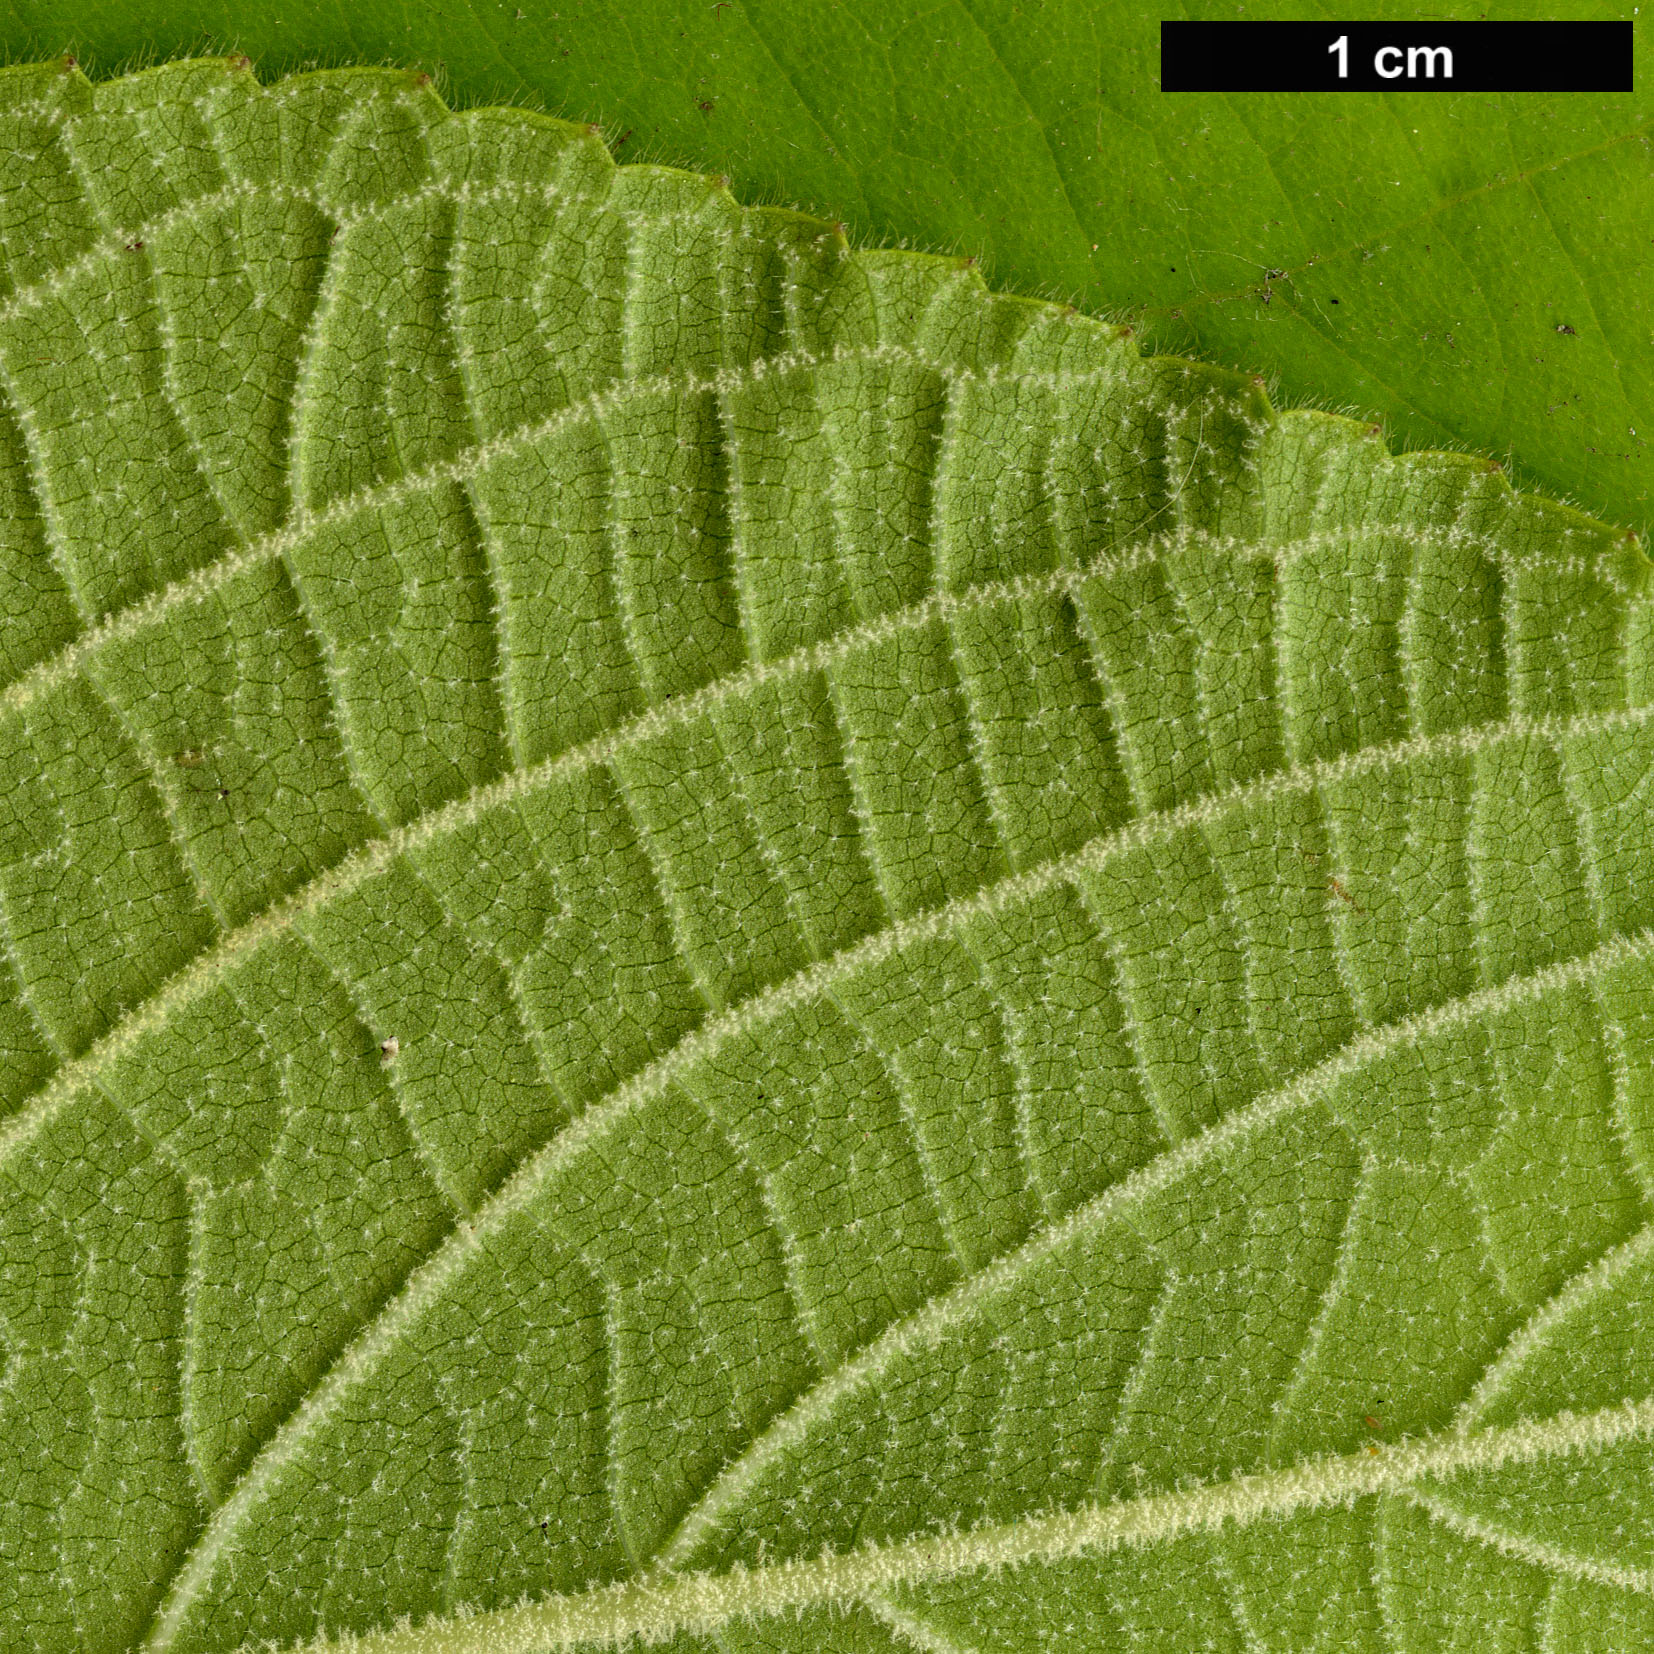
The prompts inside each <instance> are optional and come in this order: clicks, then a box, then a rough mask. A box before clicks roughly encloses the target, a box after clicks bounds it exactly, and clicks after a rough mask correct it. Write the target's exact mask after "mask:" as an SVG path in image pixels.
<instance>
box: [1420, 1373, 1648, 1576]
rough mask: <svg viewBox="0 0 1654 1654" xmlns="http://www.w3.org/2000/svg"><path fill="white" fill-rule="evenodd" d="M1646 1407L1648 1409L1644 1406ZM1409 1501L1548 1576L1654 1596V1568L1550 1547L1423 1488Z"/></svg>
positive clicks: (1446, 1524) (1452, 1528)
mask: <svg viewBox="0 0 1654 1654" xmlns="http://www.w3.org/2000/svg"><path fill="white" fill-rule="evenodd" d="M1643 1405H1644V1406H1646V1405H1648V1404H1647V1403H1643ZM1401 1491H1402V1492H1403V1493H1404V1495H1405V1497H1406V1498H1407V1499H1408V1500H1409V1501H1410V1502H1411V1503H1413V1504H1415V1505H1417V1506H1418V1507H1419V1508H1420V1509H1421V1510H1423V1511H1425V1512H1427V1513H1428V1514H1429V1516H1430V1517H1431V1519H1432V1520H1433V1521H1436V1522H1440V1523H1441V1525H1442V1526H1443V1527H1444V1528H1447V1529H1449V1530H1450V1531H1451V1532H1453V1533H1457V1534H1460V1535H1462V1536H1463V1537H1464V1538H1466V1539H1473V1540H1475V1541H1476V1542H1477V1543H1478V1544H1481V1545H1487V1546H1489V1547H1491V1548H1492V1549H1493V1550H1496V1551H1499V1552H1501V1553H1502V1554H1503V1555H1505V1556H1508V1557H1513V1558H1515V1560H1517V1561H1518V1562H1526V1563H1528V1564H1530V1565H1531V1566H1533V1567H1535V1568H1542V1569H1544V1571H1545V1572H1546V1573H1548V1574H1561V1575H1562V1576H1563V1577H1564V1578H1566V1579H1574V1580H1586V1581H1589V1582H1591V1583H1592V1584H1596V1585H1612V1586H1616V1587H1618V1588H1619V1589H1620V1590H1622V1591H1636V1592H1637V1593H1638V1594H1639V1595H1642V1596H1654V1568H1626V1567H1622V1566H1621V1565H1620V1564H1618V1563H1614V1562H1599V1561H1597V1560H1596V1559H1595V1558H1594V1557H1589V1556H1581V1555H1580V1553H1579V1552H1578V1551H1570V1550H1567V1549H1565V1548H1564V1547H1563V1546H1561V1545H1550V1544H1547V1543H1546V1542H1545V1541H1544V1540H1542V1539H1533V1538H1530V1537H1529V1536H1528V1535H1527V1534H1521V1533H1516V1532H1513V1531H1512V1530H1511V1529H1510V1528H1506V1527H1501V1526H1500V1525H1499V1524H1498V1523H1497V1522H1490V1521H1488V1519H1487V1518H1486V1517H1484V1516H1475V1515H1473V1514H1471V1513H1470V1512H1469V1511H1462V1510H1459V1509H1457V1508H1456V1507H1455V1506H1453V1505H1452V1504H1451V1503H1449V1502H1448V1501H1447V1500H1446V1499H1443V1498H1442V1497H1441V1496H1440V1495H1439V1494H1434V1493H1430V1492H1427V1491H1426V1490H1425V1489H1423V1488H1418V1487H1408V1488H1406V1489H1403V1490H1401Z"/></svg>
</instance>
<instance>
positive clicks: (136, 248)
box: [126, 241, 144, 253]
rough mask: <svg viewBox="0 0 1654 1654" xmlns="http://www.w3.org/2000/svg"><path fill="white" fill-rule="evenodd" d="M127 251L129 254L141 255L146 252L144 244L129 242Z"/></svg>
mask: <svg viewBox="0 0 1654 1654" xmlns="http://www.w3.org/2000/svg"><path fill="white" fill-rule="evenodd" d="M126 250H127V251H128V252H129V253H141V252H142V251H143V250H144V244H143V243H142V242H141V241H129V242H127V244H126Z"/></svg>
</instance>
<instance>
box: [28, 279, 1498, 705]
mask: <svg viewBox="0 0 1654 1654" xmlns="http://www.w3.org/2000/svg"><path fill="white" fill-rule="evenodd" d="M324 302H325V295H324V297H323V298H319V299H318V301H317V310H318V313H319V312H320V311H321V310H322V308H323V306H324ZM876 361H903V362H924V363H925V365H926V366H929V367H932V368H933V369H934V370H935V371H936V372H937V373H938V374H939V375H940V376H941V377H942V378H943V379H945V380H947V381H949V382H950V383H951V382H953V381H955V380H964V379H970V378H975V377H977V375H975V374H973V373H972V371H971V370H970V369H968V368H951V367H949V366H947V365H946V364H942V363H933V362H929V361H928V360H926V359H925V358H924V357H922V356H921V355H920V354H919V353H917V352H913V351H908V350H906V349H904V348H902V347H901V346H896V345H882V344H881V345H871V346H867V347H863V348H858V349H848V350H847V349H837V350H835V351H834V352H833V353H832V354H831V355H829V356H816V355H812V354H811V353H810V352H808V351H805V350H794V351H788V352H785V353H783V354H781V355H777V356H771V357H765V358H763V359H762V360H760V361H758V362H755V363H753V364H751V365H750V366H749V367H746V368H729V369H725V370H722V371H720V372H718V373H716V374H713V375H710V376H707V377H704V378H702V377H698V376H696V375H695V374H690V373H685V374H663V375H660V376H658V377H656V378H653V379H646V380H636V379H617V380H615V381H613V382H612V383H610V384H607V385H604V386H603V387H602V388H600V389H598V390H595V391H591V392H589V393H587V394H586V395H585V396H583V397H580V398H578V399H577V400H576V401H574V402H571V403H569V404H568V405H567V406H566V407H563V408H559V409H558V410H557V411H556V412H555V413H553V414H550V415H547V416H546V417H544V418H542V419H538V420H533V421H530V422H527V423H525V424H523V425H519V426H516V427H514V428H513V429H511V430H510V431H506V432H503V433H501V434H500V435H499V436H495V437H490V438H489V439H488V441H486V442H483V443H479V444H477V445H475V446H474V447H469V448H466V449H465V450H463V451H462V452H461V453H459V454H457V455H455V457H454V458H452V459H448V460H440V461H438V462H437V463H436V464H434V465H430V466H427V467H425V468H424V469H422V470H419V471H414V472H410V473H409V474H408V475H406V476H402V477H398V478H396V479H395V480H393V481H391V482H387V483H380V484H377V485H375V486H372V487H368V488H363V489H359V490H358V491H357V492H355V493H353V494H349V495H346V496H345V497H344V498H342V499H339V500H335V501H332V502H330V503H329V504H328V505H327V506H325V507H323V508H322V509H321V510H320V511H315V512H309V511H303V510H300V511H298V512H296V513H295V515H294V516H293V517H292V518H291V519H290V520H289V521H288V522H286V523H284V524H283V525H282V526H281V527H280V528H277V529H273V530H271V531H270V532H268V533H266V534H263V535H260V536H259V537H258V538H257V539H254V540H250V541H248V542H247V543H246V544H245V545H243V546H238V547H237V548H235V549H234V550H232V551H230V552H229V553H227V554H226V555H225V556H223V557H220V558H218V559H217V560H215V561H214V562H211V563H208V564H205V565H203V566H202V567H201V568H199V569H195V570H193V571H192V572H191V573H189V574H187V575H183V576H181V577H180V578H179V579H177V580H175V581H173V582H172V583H171V584H170V585H167V586H163V587H161V588H159V589H158V590H156V591H152V592H149V593H147V594H146V595H144V596H143V597H141V598H138V599H137V600H135V601H134V602H133V603H131V604H130V605H128V606H127V607H126V608H124V609H122V610H120V611H118V612H117V613H114V614H111V615H109V616H108V617H106V618H105V619H103V620H101V621H99V622H98V624H97V625H95V626H93V627H91V628H89V629H88V630H87V631H86V632H84V633H83V634H82V635H81V636H80V637H78V638H76V639H75V640H74V641H73V642H72V643H69V644H67V645H65V646H64V647H63V648H62V649H61V650H59V652H58V653H57V654H55V655H53V656H51V657H50V658H48V659H46V660H43V661H40V662H38V663H37V664H36V665H34V666H32V667H30V668H29V669H28V671H26V672H25V673H24V674H23V675H22V676H21V677H19V678H18V679H16V680H15V681H14V682H13V683H11V684H9V685H8V686H7V687H6V688H5V689H4V690H3V691H0V714H5V713H8V712H12V711H15V710H18V709H19V708H21V707H24V706H27V705H29V704H30V703H31V702H32V701H34V700H36V699H37V698H38V697H39V696H40V695H42V694H44V693H46V692H47V691H48V690H50V689H51V688H53V687H55V686H56V685H57V684H59V683H61V682H63V681H64V680H65V679H67V678H68V677H69V676H70V675H71V674H72V673H73V672H74V671H75V670H76V669H77V668H78V666H79V665H80V663H81V661H82V660H83V659H84V658H85V657H86V656H87V655H89V654H91V653H92V652H93V651H94V650H96V649H97V648H99V647H101V646H102V645H103V644H104V643H106V642H109V641H111V640H115V639H124V638H129V637H132V636H134V635H135V634H136V633H137V632H138V631H139V630H141V629H142V628H143V627H145V626H148V625H150V624H152V623H153V622H155V621H157V620H159V619H160V618H162V617H163V616H164V615H165V614H166V613H167V612H168V611H169V610H171V609H173V608H176V607H177V606H178V605H180V604H182V603H187V602H190V601H193V600H196V599H199V598H200V597H201V596H202V595H203V594H205V593H207V592H211V591H215V590H217V589H218V588H219V587H220V586H224V585H227V584H228V583H229V582H230V581H231V580H232V579H234V577H235V576H236V575H237V574H239V573H241V572H242V571H243V570H244V569H247V568H250V567H254V566H256V565H257V564H259V563H261V562H266V561H269V560H272V559H276V558H280V557H284V556H285V555H286V553H288V552H289V551H291V550H292V549H293V548H294V547H295V546H298V545H300V544H302V543H303V541H305V540H306V539H308V538H309V537H310V536H311V535H313V534H316V533H318V532H320V531H322V530H325V529H327V528H330V527H332V526H333V525H335V524H336V523H339V522H342V521H345V520H347V519H348V518H350V517H353V516H356V515H357V514H364V515H365V514H367V513H370V512H373V511H377V510H379V509H381V508H382V507H384V506H388V505H394V504H397V503H398V502H400V501H402V500H405V499H408V498H410V497H412V496H413V495H415V494H419V493H423V492H426V491H428V490H430V489H434V488H440V487H442V486H444V485H449V484H465V483H469V482H472V481H474V480H475V479H476V478H477V477H479V476H480V475H481V474H482V473H483V472H484V471H485V470H486V469H487V468H488V467H489V466H490V465H492V464H494V463H495V462H496V461H497V460H502V459H509V458H511V457H513V456H515V455H516V454H519V453H522V452H525V451H527V450H529V449H532V448H533V446H534V445H535V444H536V443H538V442H542V441H544V440H545V439H546V438H547V437H550V436H555V435H556V434H557V433H558V432H559V431H561V430H563V429H565V428H566V427H568V426H571V425H576V424H578V423H580V421H582V420H585V419H597V420H602V419H603V418H604V417H605V416H606V415H608V414H609V413H611V412H612V411H613V410H615V409H617V408H621V407H624V406H626V405H627V404H628V403H630V402H632V401H634V400H643V399H645V398H648V397H651V396H685V397H687V396H693V395H696V394H699V393H704V392H712V393H714V394H716V395H720V396H728V395H732V394H734V393H735V392H737V391H739V390H742V389H744V388H746V387H747V386H749V385H752V384H755V383H757V382H759V381H760V380H763V379H766V378H769V377H771V376H777V377H780V376H785V375H786V374H788V373H795V372H806V371H808V370H810V369H813V368H819V367H824V366H829V365H837V364H840V363H852V362H876ZM1119 366H1120V364H1119V363H1118V362H1113V361H1104V362H1102V363H1100V364H1099V366H1098V367H1097V368H1096V369H1094V370H1091V371H1089V372H1087V373H1082V374H1052V375H1048V376H1046V377H1049V378H1050V379H1051V380H1052V382H1053V383H1054V384H1055V383H1060V384H1061V385H1063V386H1065V387H1066V386H1073V385H1080V384H1084V383H1086V382H1089V381H1091V380H1095V379H1107V378H1112V377H1114V376H1115V375H1116V374H1117V373H1118V371H1119ZM296 428H297V421H296V420H295V429H296ZM1361 532H1368V531H1367V530H1362V531H1361ZM1371 532H1388V533H1398V534H1405V533H1409V532H1412V533H1418V532H1420V531H1419V530H1418V529H1417V528H1411V529H1410V528H1409V527H1408V525H1405V524H1396V525H1394V526H1393V527H1390V526H1388V525H1386V526H1384V527H1375V528H1374V529H1373V530H1371ZM1425 532H1429V531H1425ZM1449 532H1450V531H1449ZM1465 538H1466V539H1471V540H1474V539H1476V537H1475V536H1470V535H1466V536H1465ZM1489 544H1490V545H1491V544H1492V542H1491V541H1489ZM874 624H877V622H874ZM640 681H641V680H640Z"/></svg>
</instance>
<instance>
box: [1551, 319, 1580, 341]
mask: <svg viewBox="0 0 1654 1654" xmlns="http://www.w3.org/2000/svg"><path fill="white" fill-rule="evenodd" d="M1556 330H1557V332H1558V333H1566V334H1567V335H1568V337H1569V338H1570V339H1577V338H1578V337H1579V335H1578V334H1577V333H1575V332H1574V330H1573V329H1572V328H1571V327H1569V326H1568V324H1567V323H1566V322H1558V323H1557V324H1556Z"/></svg>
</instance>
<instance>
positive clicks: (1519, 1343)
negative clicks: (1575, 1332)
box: [1457, 1223, 1654, 1429]
mask: <svg viewBox="0 0 1654 1654" xmlns="http://www.w3.org/2000/svg"><path fill="white" fill-rule="evenodd" d="M1651 1252H1654V1223H1651V1224H1649V1225H1647V1227H1645V1228H1643V1229H1639V1230H1638V1231H1637V1233H1636V1234H1634V1235H1633V1236H1631V1238H1630V1239H1629V1240H1625V1241H1621V1242H1620V1244H1619V1245H1618V1246H1616V1247H1614V1248H1613V1249H1612V1250H1610V1251H1608V1252H1605V1253H1604V1254H1603V1255H1602V1256H1601V1257H1599V1258H1596V1259H1594V1260H1593V1261H1592V1262H1591V1263H1589V1264H1587V1265H1586V1267H1585V1268H1584V1269H1582V1270H1580V1272H1579V1273H1578V1274H1577V1275H1574V1276H1573V1277H1572V1278H1570V1279H1569V1280H1568V1281H1566V1282H1564V1283H1563V1285H1562V1286H1561V1287H1560V1288H1559V1289H1558V1290H1557V1291H1556V1292H1554V1293H1552V1294H1551V1296H1550V1297H1549V1298H1547V1299H1546V1300H1545V1302H1544V1303H1543V1304H1541V1305H1540V1306H1539V1308H1538V1309H1537V1310H1535V1311H1534V1313H1533V1314H1532V1315H1530V1316H1529V1317H1528V1319H1527V1320H1526V1321H1525V1322H1523V1324H1522V1325H1521V1326H1520V1327H1518V1328H1517V1329H1516V1331H1515V1332H1514V1333H1512V1334H1511V1336H1510V1337H1509V1338H1508V1339H1507V1340H1506V1341H1505V1343H1504V1345H1503V1346H1502V1347H1501V1349H1500V1350H1499V1352H1498V1354H1497V1355H1495V1356H1494V1358H1493V1360H1492V1361H1491V1362H1490V1363H1489V1364H1488V1366H1487V1368H1486V1370H1485V1371H1484V1372H1483V1374H1482V1376H1481V1378H1480V1379H1478V1380H1477V1383H1476V1387H1475V1388H1474V1389H1473V1390H1472V1391H1471V1392H1470V1394H1469V1395H1468V1396H1466V1397H1465V1399H1464V1401H1463V1402H1461V1403H1460V1406H1459V1416H1458V1421H1457V1422H1458V1425H1459V1427H1460V1428H1461V1429H1468V1428H1469V1427H1470V1426H1471V1425H1473V1424H1474V1423H1475V1422H1476V1421H1477V1419H1478V1418H1480V1417H1481V1415H1482V1414H1483V1413H1484V1412H1486V1411H1487V1409H1488V1408H1489V1407H1491V1406H1492V1405H1493V1404H1494V1402H1496V1401H1497V1400H1498V1399H1499V1398H1500V1395H1501V1392H1502V1391H1503V1390H1504V1388H1505V1386H1506V1384H1507V1383H1508V1382H1509V1381H1510V1379H1511V1378H1512V1377H1513V1376H1514V1375H1515V1374H1516V1373H1518V1372H1519V1371H1520V1370H1521V1368H1522V1365H1523V1363H1524V1362H1526V1361H1527V1360H1528V1358H1529V1357H1530V1356H1532V1355H1533V1354H1534V1353H1535V1352H1536V1351H1538V1350H1540V1349H1543V1348H1544V1346H1545V1344H1546V1343H1547V1342H1548V1341H1549V1340H1550V1338H1551V1337H1552V1336H1553V1334H1554V1333H1555V1331H1556V1328H1557V1327H1558V1326H1559V1325H1560V1324H1561V1323H1562V1322H1563V1321H1565V1320H1567V1319H1568V1317H1569V1316H1571V1315H1573V1314H1575V1313H1576V1312H1577V1311H1578V1310H1580V1309H1581V1308H1582V1307H1583V1306H1584V1305H1586V1304H1588V1303H1589V1302H1590V1301H1591V1300H1592V1299H1593V1298H1595V1297H1597V1296H1599V1295H1600V1294H1601V1293H1604V1292H1609V1291H1611V1290H1612V1289H1613V1288H1614V1287H1615V1285H1617V1284H1618V1282H1619V1280H1620V1277H1621V1276H1623V1275H1625V1274H1626V1273H1628V1272H1629V1271H1630V1270H1632V1269H1635V1268H1636V1267H1637V1265H1638V1264H1640V1263H1641V1262H1642V1261H1643V1260H1644V1259H1645V1258H1647V1257H1648V1255H1649V1254H1650V1253H1651Z"/></svg>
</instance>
